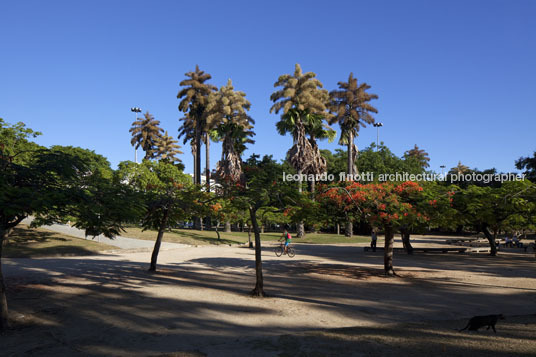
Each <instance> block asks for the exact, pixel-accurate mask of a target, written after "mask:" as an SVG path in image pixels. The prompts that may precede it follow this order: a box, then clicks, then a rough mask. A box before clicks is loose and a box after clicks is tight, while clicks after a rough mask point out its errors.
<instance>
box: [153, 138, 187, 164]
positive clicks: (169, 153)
mask: <svg viewBox="0 0 536 357" xmlns="http://www.w3.org/2000/svg"><path fill="white" fill-rule="evenodd" d="M180 148H181V146H180V145H177V140H175V139H173V138H172V137H171V136H169V135H168V132H167V131H166V132H165V133H164V135H163V136H162V137H161V138H160V141H158V153H157V155H158V157H159V158H160V159H161V160H164V161H167V162H170V163H175V162H181V160H180V159H179V158H178V157H177V155H180V154H182V153H183V152H182V151H180Z"/></svg>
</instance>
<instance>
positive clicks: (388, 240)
mask: <svg viewBox="0 0 536 357" xmlns="http://www.w3.org/2000/svg"><path fill="white" fill-rule="evenodd" d="M384 230H385V245H384V256H383V269H384V272H385V275H388V276H392V275H396V274H395V271H394V269H393V245H394V243H395V234H394V230H393V227H392V226H385V227H384Z"/></svg>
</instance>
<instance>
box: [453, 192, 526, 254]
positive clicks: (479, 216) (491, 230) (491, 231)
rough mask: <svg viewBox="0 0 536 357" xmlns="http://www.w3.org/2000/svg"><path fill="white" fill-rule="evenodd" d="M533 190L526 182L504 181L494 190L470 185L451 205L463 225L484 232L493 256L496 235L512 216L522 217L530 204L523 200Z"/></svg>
mask: <svg viewBox="0 0 536 357" xmlns="http://www.w3.org/2000/svg"><path fill="white" fill-rule="evenodd" d="M535 189H536V186H535V185H534V184H532V183H531V182H530V181H519V182H517V181H509V182H504V183H503V185H502V186H501V187H498V188H496V187H490V186H486V187H480V186H475V185H471V186H469V187H468V188H467V189H465V190H463V191H462V192H461V194H459V195H455V197H454V198H455V200H454V204H455V207H456V208H457V209H458V211H459V212H460V213H461V217H463V219H464V223H466V224H469V225H472V226H473V227H475V228H476V229H477V231H479V232H483V233H484V235H485V236H486V238H487V239H488V242H489V245H490V251H491V252H490V255H492V256H494V255H497V249H496V246H495V241H496V239H497V234H498V233H499V231H500V230H503V229H505V228H506V227H507V226H508V223H509V220H511V219H513V217H515V216H519V215H523V214H524V213H526V210H527V208H528V209H529V210H530V208H531V206H530V202H531V201H530V198H529V199H527V198H526V197H530V194H532V192H533V191H534V190H535ZM524 195H525V197H524ZM527 195H528V196H527Z"/></svg>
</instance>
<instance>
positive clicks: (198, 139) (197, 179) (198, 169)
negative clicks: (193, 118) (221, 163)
mask: <svg viewBox="0 0 536 357" xmlns="http://www.w3.org/2000/svg"><path fill="white" fill-rule="evenodd" d="M201 142H202V140H201V128H200V124H199V123H196V128H195V143H196V147H195V164H194V169H195V174H194V178H195V181H194V183H195V184H197V185H201ZM194 226H195V229H197V230H203V221H202V219H201V217H195V218H194Z"/></svg>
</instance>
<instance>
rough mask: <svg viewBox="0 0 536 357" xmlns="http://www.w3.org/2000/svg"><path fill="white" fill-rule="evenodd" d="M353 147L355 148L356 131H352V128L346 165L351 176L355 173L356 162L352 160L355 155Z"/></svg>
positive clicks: (349, 133)
mask: <svg viewBox="0 0 536 357" xmlns="http://www.w3.org/2000/svg"><path fill="white" fill-rule="evenodd" d="M353 148H354V133H352V131H351V130H349V132H348V163H347V166H346V172H347V173H348V175H350V177H352V176H353V175H354V163H353V162H352V161H353V160H352V159H353V158H354V155H353V152H352V151H353Z"/></svg>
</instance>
